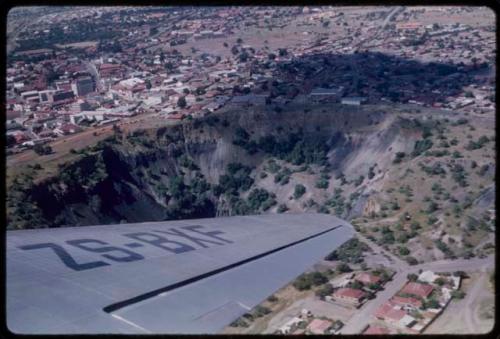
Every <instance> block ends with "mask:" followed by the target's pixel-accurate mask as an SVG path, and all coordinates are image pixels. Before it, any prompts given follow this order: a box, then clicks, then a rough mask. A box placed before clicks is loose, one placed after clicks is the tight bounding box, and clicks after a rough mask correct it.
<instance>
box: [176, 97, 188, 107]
mask: <svg viewBox="0 0 500 339" xmlns="http://www.w3.org/2000/svg"><path fill="white" fill-rule="evenodd" d="M177 106H179V107H180V108H184V107H186V106H187V102H186V97H180V98H179V100H177Z"/></svg>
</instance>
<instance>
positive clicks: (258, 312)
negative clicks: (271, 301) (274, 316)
mask: <svg viewBox="0 0 500 339" xmlns="http://www.w3.org/2000/svg"><path fill="white" fill-rule="evenodd" d="M269 313H271V310H270V309H269V308H267V307H265V306H261V305H257V306H256V307H255V311H254V312H253V315H254V317H256V318H260V317H263V316H265V315H266V314H269Z"/></svg>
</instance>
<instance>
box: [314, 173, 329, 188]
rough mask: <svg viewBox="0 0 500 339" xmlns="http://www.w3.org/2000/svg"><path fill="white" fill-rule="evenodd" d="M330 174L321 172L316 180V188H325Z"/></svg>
mask: <svg viewBox="0 0 500 339" xmlns="http://www.w3.org/2000/svg"><path fill="white" fill-rule="evenodd" d="M329 180H330V176H329V175H328V174H327V173H322V174H321V176H320V177H319V179H318V181H316V184H315V186H316V188H320V189H327V188H328V185H329Z"/></svg>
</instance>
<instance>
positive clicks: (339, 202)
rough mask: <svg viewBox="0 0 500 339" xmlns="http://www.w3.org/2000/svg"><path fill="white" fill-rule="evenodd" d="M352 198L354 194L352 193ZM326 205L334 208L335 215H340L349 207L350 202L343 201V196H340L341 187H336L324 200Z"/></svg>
mask: <svg viewBox="0 0 500 339" xmlns="http://www.w3.org/2000/svg"><path fill="white" fill-rule="evenodd" d="M352 197H353V198H354V197H355V195H352ZM326 205H327V206H328V207H332V208H334V211H335V215H336V216H338V217H340V216H341V215H342V214H343V213H344V211H345V209H346V208H350V207H351V202H347V203H346V202H345V198H344V197H343V196H342V189H341V188H336V189H335V190H334V192H333V196H332V197H331V198H330V199H328V200H327V201H326Z"/></svg>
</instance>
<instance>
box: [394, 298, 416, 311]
mask: <svg viewBox="0 0 500 339" xmlns="http://www.w3.org/2000/svg"><path fill="white" fill-rule="evenodd" d="M390 300H391V301H392V302H393V303H394V304H396V305H399V306H401V307H402V308H403V309H405V310H415V309H418V308H420V307H422V302H421V301H420V300H419V299H417V298H413V297H400V296H398V295H395V296H393V297H392V298H391V299H390Z"/></svg>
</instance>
